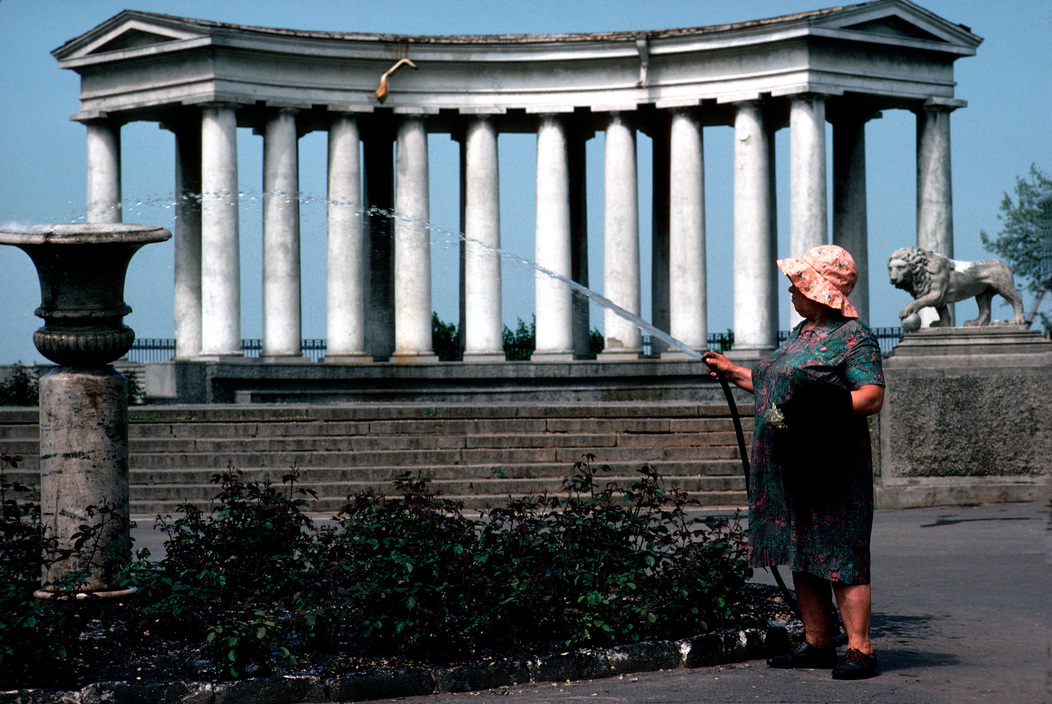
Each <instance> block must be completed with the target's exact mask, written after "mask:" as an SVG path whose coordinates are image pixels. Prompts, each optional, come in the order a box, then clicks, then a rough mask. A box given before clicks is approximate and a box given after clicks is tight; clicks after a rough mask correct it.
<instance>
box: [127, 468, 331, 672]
mask: <svg viewBox="0 0 1052 704" xmlns="http://www.w3.org/2000/svg"><path fill="white" fill-rule="evenodd" d="M242 476H243V473H241V472H233V471H230V472H225V473H222V474H217V475H215V476H214V477H213V478H212V481H213V483H215V484H218V485H219V493H218V495H217V496H216V498H215V500H214V506H213V510H212V511H211V512H210V514H209V515H207V516H206V515H205V514H203V513H202V512H201V511H200V510H199V509H198V508H196V507H194V506H193V505H189V504H188V505H185V506H182V507H181V510H182V513H183V515H182V517H180V518H177V519H174V520H172V518H171V517H170V516H166V517H159V518H158V521H157V526H158V527H159V528H160V529H161V530H162V531H163V532H164V533H165V535H166V536H167V539H166V540H165V556H164V557H163V558H162V559H161V560H159V561H157V562H151V561H150V559H149V558H150V555H149V551H148V550H141V551H140V552H139V559H138V560H137V561H136V562H135V563H134V564H133V565H132V570H131V581H132V583H133V584H135V585H136V586H137V587H138V588H139V601H140V603H141V605H142V606H141V612H142V615H143V624H142V625H143V627H144V628H148V629H150V630H151V631H153V632H155V633H158V634H160V635H162V636H168V637H182V638H193V639H202V638H204V639H207V640H206V642H207V643H208V645H209V647H208V648H206V650H207V653H208V654H209V655H211V656H212V661H213V664H214V665H215V666H216V667H217V669H218V670H219V671H222V672H227V673H228V674H229V675H230V676H234V677H237V676H240V675H242V674H245V673H246V672H250V673H254V672H256V671H259V670H262V669H265V666H266V659H265V658H264V657H263V655H262V654H261V650H260V649H261V648H262V647H263V644H269V645H268V647H269V648H270V650H271V651H273V652H276V653H281V652H282V651H283V649H284V650H286V651H287V647H286V639H291V638H293V637H294V634H295V633H296V632H297V631H298V630H299V629H300V627H301V626H302V627H307V625H308V624H307V622H306V621H305V620H303V622H302V624H300V622H298V621H296V620H295V619H293V620H292V621H289V622H288V623H287V626H288V627H287V628H286V629H284V630H281V629H277V628H276V627H274V625H273V624H276V623H278V621H280V620H281V619H280V616H281V615H282V614H286V613H288V614H298V613H300V612H301V611H302V606H303V605H302V603H301V594H302V591H303V587H304V582H305V581H306V580H308V579H310V575H311V573H312V570H311V568H310V566H309V564H308V563H307V561H306V556H307V555H309V554H310V553H311V552H312V550H311V541H312V536H313V533H314V527H313V522H312V521H311V519H310V517H309V516H308V515H306V513H304V511H303V509H304V507H305V506H306V500H305V499H304V498H303V495H304V494H306V493H309V492H307V491H306V490H302V489H298V488H297V487H296V482H297V480H298V472H296V471H295V470H293V471H292V472H290V473H289V474H287V475H286V476H285V477H284V478H283V480H282V481H283V484H284V486H285V487H286V488H285V491H284V492H283V491H280V490H279V489H278V488H276V487H274V486H272V485H271V484H270V483H269V482H262V483H260V482H250V483H245V482H243V481H242ZM260 632H262V633H263V635H261V636H258V637H253V635H254V634H259V633H260ZM250 665H251V667H250Z"/></svg>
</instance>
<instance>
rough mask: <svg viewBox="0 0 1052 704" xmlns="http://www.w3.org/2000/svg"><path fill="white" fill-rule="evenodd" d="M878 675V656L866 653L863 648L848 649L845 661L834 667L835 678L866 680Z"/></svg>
mask: <svg viewBox="0 0 1052 704" xmlns="http://www.w3.org/2000/svg"><path fill="white" fill-rule="evenodd" d="M876 675H877V656H876V655H864V654H863V653H862V651H861V650H855V649H854V648H848V649H847V657H846V658H844V662H842V663H840V664H839V665H837V666H836V667H834V668H833V679H835V680H865V679H869V678H870V677H876Z"/></svg>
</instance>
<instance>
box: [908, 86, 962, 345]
mask: <svg viewBox="0 0 1052 704" xmlns="http://www.w3.org/2000/svg"><path fill="white" fill-rule="evenodd" d="M953 109H954V108H953V107H952V106H947V105H939V104H932V103H930V102H929V103H928V104H926V105H925V106H924V107H923V108H921V109H920V110H918V111H917V246H918V247H920V248H921V249H926V250H928V251H929V252H935V253H936V254H941V255H942V256H944V257H948V258H950V259H953V189H952V187H951V179H950V113H951V112H952V111H953ZM956 308H957V307H956V306H955V305H953V304H951V305H950V306H949V312H950V322H951V324H953V321H954V320H955V319H956V317H957V315H956ZM919 315H920V319H921V325H922V326H923V327H928V325H930V324H931V323H933V322H934V321H936V320H938V318H939V316H938V313H936V312H935V309H934V308H922V309H921V311H920V313H919Z"/></svg>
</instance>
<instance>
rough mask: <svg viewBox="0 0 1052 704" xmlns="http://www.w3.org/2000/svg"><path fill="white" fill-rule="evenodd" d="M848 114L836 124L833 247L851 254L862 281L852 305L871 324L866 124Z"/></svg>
mask: <svg viewBox="0 0 1052 704" xmlns="http://www.w3.org/2000/svg"><path fill="white" fill-rule="evenodd" d="M867 120H868V116H863V115H858V114H855V115H845V116H843V117H840V118H838V119H837V120H836V121H835V122H833V244H835V245H839V246H841V247H843V248H844V249H846V250H847V251H848V252H850V253H851V257H852V258H853V259H854V260H855V265H856V266H857V267H858V282H857V283H856V284H855V289H854V290H853V291H852V292H851V296H850V298H851V302H852V303H854V304H855V308H856V309H857V310H858V318H859V320H861V321H862V322H863V323H865V324H867V325H868V324H869V234H868V230H867V227H868V225H867V215H866V121H867Z"/></svg>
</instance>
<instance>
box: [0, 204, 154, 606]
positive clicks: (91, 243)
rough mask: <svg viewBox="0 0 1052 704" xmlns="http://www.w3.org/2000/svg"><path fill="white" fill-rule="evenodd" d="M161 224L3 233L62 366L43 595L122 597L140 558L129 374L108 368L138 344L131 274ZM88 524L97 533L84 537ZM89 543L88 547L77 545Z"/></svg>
mask: <svg viewBox="0 0 1052 704" xmlns="http://www.w3.org/2000/svg"><path fill="white" fill-rule="evenodd" d="M170 237H171V233H170V232H169V231H168V230H166V229H165V228H163V227H156V226H152V225H130V224H128V225H126V224H120V223H117V224H61V225H39V226H34V227H31V228H29V229H26V230H13V229H0V244H8V245H13V246H15V247H18V248H20V249H22V250H23V251H25V252H26V253H27V254H28V255H29V257H30V258H31V259H32V260H33V264H34V265H35V266H36V269H37V275H38V276H39V278H40V298H41V304H40V307H39V308H37V309H36V314H37V315H38V316H40V317H41V318H43V319H44V327H42V328H41V329H39V330H37V331H36V332H35V333H34V334H33V342H34V344H36V347H37V349H38V350H40V353H41V354H42V355H44V356H45V357H47V358H48V359H50V360H51V361H53V362H55V363H56V364H58V365H59V366H58V367H57V368H56V369H54V370H52V371H51V372H49V373H47V374H46V375H44V376H43V377H42V378H41V379H40V506H41V522H42V524H43V526H44V529H45V538H46V541H47V543H48V545H47V547H46V548H45V553H44V571H43V575H42V577H41V589H40V590H39V591H37V593H36V594H37V596H39V597H41V598H51V597H70V596H74V597H77V598H84V597H86V596H93V597H96V598H100V597H101V598H105V597H120V596H126V595H128V594H130V593H131V592H132V591H134V590H131V589H122V588H120V587H119V585H118V583H117V582H118V580H119V577H120V575H119V571H120V567H121V566H122V565H123V564H125V563H127V562H128V560H130V558H131V536H130V520H129V511H128V380H127V379H126V378H125V377H124V376H122V375H121V374H120V373H118V372H117V371H116V370H115V369H114V368H113V367H112V366H110V363H111V362H113V361H115V360H117V359H120V358H121V357H122V356H124V354H125V353H126V352H127V351H128V350H129V349H131V346H132V343H133V342H134V341H135V333H134V332H133V331H132V329H131V328H129V327H128V326H126V325H125V324H124V316H125V315H127V314H128V313H130V312H131V308H130V307H129V306H128V304H127V303H125V302H124V278H125V275H126V274H127V271H128V264H129V263H130V261H131V258H132V256H133V255H134V254H135V252H136V251H138V249H139V248H140V247H142V246H143V245H146V244H149V243H151V242H162V241H164V240H167V239H168V238H170ZM83 526H88V527H89V531H88V539H87V540H83V537H84V531H83V529H82V527H83ZM77 542H81V545H80V546H77V545H76V543H77Z"/></svg>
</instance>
